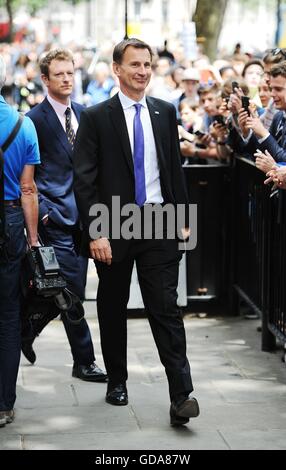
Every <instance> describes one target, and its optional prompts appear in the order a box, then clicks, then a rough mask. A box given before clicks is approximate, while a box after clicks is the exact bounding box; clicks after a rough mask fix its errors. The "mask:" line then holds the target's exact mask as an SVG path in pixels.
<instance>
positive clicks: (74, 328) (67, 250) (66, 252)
mask: <svg viewBox="0 0 286 470" xmlns="http://www.w3.org/2000/svg"><path fill="white" fill-rule="evenodd" d="M40 69H41V78H42V80H43V82H44V85H45V86H46V89H47V96H46V98H45V99H44V101H43V102H42V103H41V104H39V105H37V106H35V107H34V108H33V109H32V110H31V111H30V112H29V113H28V115H29V117H30V118H31V119H32V121H33V122H34V124H35V127H36V131H37V134H38V140H39V147H40V154H41V165H40V166H39V168H38V171H37V173H36V178H35V179H36V182H37V187H38V192H39V214H40V224H39V233H40V236H41V238H42V240H43V242H44V243H45V244H46V245H53V247H54V249H55V252H56V256H57V259H58V262H59V265H60V268H61V272H62V275H63V276H64V278H65V279H66V281H67V284H68V288H69V289H70V290H71V291H72V292H74V293H75V294H76V295H77V296H78V297H79V298H80V299H82V300H83V298H84V289H85V282H86V271H87V261H88V259H87V258H84V257H82V256H80V255H79V254H78V246H77V245H78V241H79V238H80V237H79V235H80V223H79V214H78V210H77V207H76V203H75V198H74V192H73V168H72V151H73V145H74V140H75V134H76V131H77V128H78V123H79V118H80V113H81V111H82V109H83V106H81V105H79V104H77V103H74V102H72V101H71V99H70V95H71V93H72V89H73V83H74V61H73V56H72V54H71V53H70V51H68V50H65V49H55V50H52V51H50V52H49V53H47V55H45V56H44V57H43V58H42V59H41V61H40ZM69 314H70V315H69V316H71V317H72V316H73V312H72V311H70V312H69ZM62 321H63V323H64V327H65V330H66V334H67V337H68V340H69V343H70V347H71V352H72V356H73V361H74V365H73V371H72V375H73V376H74V377H77V378H79V379H82V380H87V381H90V382H105V381H106V380H107V376H106V374H105V373H104V372H103V371H102V370H101V369H100V368H99V367H98V366H97V365H96V363H95V362H94V361H95V357H94V350H93V344H92V339H91V334H90V331H89V327H88V324H87V322H86V320H85V319H82V320H81V321H80V322H79V323H78V324H75V323H71V322H70V321H69V320H68V319H67V316H66V315H62ZM32 340H33V338H32V339H31V341H25V342H23V347H22V351H23V353H24V355H25V356H26V358H27V359H28V360H29V361H30V362H32V363H34V362H35V360H36V356H35V353H34V351H33V349H32Z"/></svg>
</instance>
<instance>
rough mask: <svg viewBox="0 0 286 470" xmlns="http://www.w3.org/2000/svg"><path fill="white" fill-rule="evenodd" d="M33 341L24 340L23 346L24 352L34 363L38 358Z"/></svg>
mask: <svg viewBox="0 0 286 470" xmlns="http://www.w3.org/2000/svg"><path fill="white" fill-rule="evenodd" d="M33 342H34V340H33V339H26V340H22V346H21V349H22V353H23V354H24V356H25V358H26V359H28V361H29V362H30V363H31V364H34V363H35V362H36V359H37V356H36V353H35V351H34V349H33V346H32V344H33Z"/></svg>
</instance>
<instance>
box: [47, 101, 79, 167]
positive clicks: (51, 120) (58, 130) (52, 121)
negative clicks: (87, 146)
mask: <svg viewBox="0 0 286 470" xmlns="http://www.w3.org/2000/svg"><path fill="white" fill-rule="evenodd" d="M42 109H43V112H44V113H45V114H46V120H45V121H46V123H47V125H48V126H49V127H50V129H51V131H52V132H53V133H54V134H55V136H56V137H57V139H58V141H59V142H60V144H61V145H62V146H63V148H64V149H65V151H66V152H67V154H68V156H69V157H70V158H71V156H72V147H71V145H70V143H69V141H68V139H67V135H66V133H65V131H64V129H63V126H62V125H61V123H60V121H59V119H58V116H57V115H56V113H55V111H54V109H53V107H52V106H51V104H50V103H49V102H48V100H47V98H45V99H44V101H43V103H42Z"/></svg>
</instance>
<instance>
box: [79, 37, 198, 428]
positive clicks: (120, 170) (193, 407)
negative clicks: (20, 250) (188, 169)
mask: <svg viewBox="0 0 286 470" xmlns="http://www.w3.org/2000/svg"><path fill="white" fill-rule="evenodd" d="M113 61H114V62H113V70H114V73H115V74H116V76H117V77H118V79H119V83H120V91H119V93H118V94H117V95H115V96H114V97H113V98H111V99H110V100H108V101H105V102H104V103H100V104H98V105H96V106H93V107H91V108H88V109H87V110H84V111H83V112H82V114H81V122H80V126H79V129H78V134H77V138H76V142H75V150H74V172H75V196H76V199H77V204H78V209H79V213H80V217H81V220H82V223H83V226H84V230H85V235H86V248H87V250H88V251H89V253H90V255H91V256H92V257H93V258H94V260H95V263H96V268H97V272H98V276H99V286H98V293H97V308H98V319H99V325H100V333H101V345H102V352H103V357H104V362H105V366H106V369H107V374H108V377H109V382H108V387H107V393H106V402H107V403H109V404H112V405H127V403H128V393H127V387H126V382H127V376H128V373H127V303H128V298H129V289H130V280H131V274H132V269H133V264H134V261H136V266H137V273H138V279H139V283H140V288H141V292H142V297H143V300H144V305H145V308H146V313H147V314H148V319H149V322H150V325H151V329H152V333H153V336H154V339H155V342H156V346H157V348H158V352H159V355H160V359H161V362H162V364H163V366H164V367H165V371H166V375H167V378H168V383H169V393H170V399H171V408H170V418H171V424H172V425H182V424H186V423H187V422H188V421H189V418H191V417H196V416H198V414H199V406H198V402H197V400H196V399H195V398H194V397H192V396H191V395H189V394H190V393H191V392H192V390H193V385H192V380H191V373H190V366H189V362H188V359H187V356H186V339H185V330H184V324H183V320H182V317H181V314H180V311H179V309H178V308H177V303H176V300H177V292H176V289H177V284H178V267H179V261H180V258H181V253H180V251H179V249H178V238H171V237H169V236H168V233H167V232H168V230H165V227H163V234H162V235H163V237H162V238H161V239H158V237H157V236H156V235H157V232H156V231H154V230H153V231H152V234H151V235H152V236H151V237H149V238H148V237H146V236H145V234H144V236H142V230H139V235H138V233H137V234H136V235H135V236H134V235H133V236H132V237H131V238H130V237H129V236H125V235H126V233H125V232H124V228H126V215H127V212H128V211H129V210H131V211H132V210H133V209H134V212H136V213H137V214H138V213H139V219H140V220H139V222H140V224H142V222H143V224H144V221H146V219H145V215H146V211H147V208H149V209H150V208H151V207H152V208H154V207H157V208H159V207H161V208H162V206H166V205H168V206H171V208H173V209H174V213H177V212H176V211H177V207H178V204H181V206H182V207H183V208H184V210H186V212H187V211H188V196H187V191H186V188H185V183H184V176H183V173H182V168H181V159H180V151H179V143H178V132H177V123H176V111H175V108H174V106H173V105H171V104H170V103H167V102H166V101H163V100H159V99H155V98H150V97H145V89H146V87H147V85H148V83H149V81H150V77H151V61H152V50H151V48H150V46H149V45H148V44H146V43H144V42H142V41H140V40H138V39H135V38H133V39H127V40H124V41H122V42H120V43H119V44H118V45H117V46H116V47H115V49H114V52H113ZM115 198H117V199H116V200H118V207H117V208H115V207H114V206H113V203H114V199H115ZM98 204H100V205H101V207H102V209H103V212H105V209H106V212H105V214H106V216H105V217H104V218H103V219H102V225H104V226H105V227H107V226H108V225H109V224H110V225H111V226H112V229H111V230H110V231H108V230H106V232H109V233H106V234H105V236H104V234H103V232H102V235H101V236H100V235H99V236H97V234H94V232H93V227H94V226H95V225H96V223H97V220H98V216H97V217H96V214H95V208H96V207H98V206H97V205H98ZM131 206H132V208H133V209H132V208H131ZM145 209H146V211H145ZM125 211H127V212H125ZM123 212H125V215H124V214H123ZM124 224H125V225H124ZM188 224H189V222H188V220H186V221H185V223H183V224H182V225H180V229H182V230H184V231H185V232H187V231H188V226H189V225H188ZM134 225H137V224H136V223H135V224H134ZM141 227H142V225H141ZM135 228H136V227H135ZM144 228H145V227H144ZM118 229H119V236H118V235H117V234H118ZM137 235H138V236H137Z"/></svg>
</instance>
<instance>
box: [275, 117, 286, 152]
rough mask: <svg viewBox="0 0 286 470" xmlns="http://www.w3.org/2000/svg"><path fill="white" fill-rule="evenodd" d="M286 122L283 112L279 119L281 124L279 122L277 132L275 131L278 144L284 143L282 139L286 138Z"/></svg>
mask: <svg viewBox="0 0 286 470" xmlns="http://www.w3.org/2000/svg"><path fill="white" fill-rule="evenodd" d="M285 122H286V118H285V115H284V113H283V116H282V118H281V119H280V121H279V124H278V126H277V129H276V133H275V140H276V142H277V144H279V145H282V144H283V142H282V140H284V136H285V130H286V129H285Z"/></svg>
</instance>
